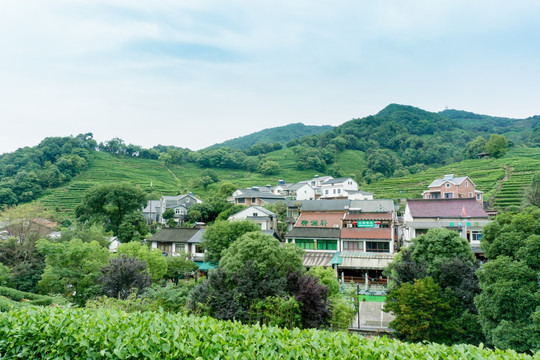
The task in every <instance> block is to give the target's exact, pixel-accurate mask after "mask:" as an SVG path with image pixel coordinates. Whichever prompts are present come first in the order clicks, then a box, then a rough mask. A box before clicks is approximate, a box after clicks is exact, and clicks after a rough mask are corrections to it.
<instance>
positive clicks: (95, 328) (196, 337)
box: [0, 308, 533, 360]
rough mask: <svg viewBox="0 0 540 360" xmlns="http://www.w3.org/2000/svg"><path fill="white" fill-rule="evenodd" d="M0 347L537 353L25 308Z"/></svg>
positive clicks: (148, 354) (465, 356)
mask: <svg viewBox="0 0 540 360" xmlns="http://www.w3.org/2000/svg"><path fill="white" fill-rule="evenodd" d="M111 339H114V340H113V341H111ZM141 339H144V341H141ZM0 353H1V354H3V355H4V357H5V358H7V359H10V358H15V357H23V358H37V357H40V356H43V354H47V356H48V357H50V358H60V357H63V358H71V359H75V358H91V359H97V358H100V359H109V358H111V359H113V358H114V359H118V358H146V359H158V358H162V359H181V358H200V359H216V358H227V357H230V358H235V359H252V358H261V359H275V358H283V357H294V358H298V359H331V358H339V359H391V358H395V359H398V358H404V359H413V358H433V359H438V358H445V359H461V360H476V359H493V360H496V359H497V360H498V359H505V360H509V359H532V358H533V357H532V356H531V355H526V354H517V353H516V352H514V351H502V350H498V349H496V350H489V349H486V348H484V347H475V346H470V345H456V346H452V347H448V346H444V345H439V344H434V343H430V344H404V343H402V342H400V341H398V340H391V339H388V338H386V337H383V338H375V339H368V338H364V337H360V336H356V335H349V334H347V333H345V332H327V331H318V330H299V329H291V330H289V329H278V328H275V327H266V326H249V325H242V324H240V323H238V322H229V321H217V320H214V319H211V318H199V317H193V316H190V317H187V316H183V315H176V314H167V313H157V314H156V313H151V312H143V313H140V312H134V313H130V314H127V313H124V312H119V311H114V310H113V311H111V310H94V309H59V308H40V309H24V308H21V309H17V310H15V311H12V312H9V313H2V314H0Z"/></svg>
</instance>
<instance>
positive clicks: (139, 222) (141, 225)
mask: <svg viewBox="0 0 540 360" xmlns="http://www.w3.org/2000/svg"><path fill="white" fill-rule="evenodd" d="M148 232H149V228H148V225H147V224H146V220H145V218H144V217H143V215H142V213H140V212H132V213H129V214H126V215H125V216H124V217H123V219H122V223H121V224H120V226H119V227H118V233H117V235H118V240H120V241H121V242H124V243H125V242H129V241H142V240H143V238H144V236H145V235H147V234H148Z"/></svg>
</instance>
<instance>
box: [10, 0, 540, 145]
mask: <svg viewBox="0 0 540 360" xmlns="http://www.w3.org/2000/svg"><path fill="white" fill-rule="evenodd" d="M0 49H1V50H0V51H1V52H0V119H1V129H2V131H1V134H2V136H1V139H0V153H4V152H11V151H14V150H16V149H17V148H19V147H24V146H34V145H36V144H38V143H39V142H40V141H41V140H42V139H43V138H45V137H48V136H66V135H77V134H79V133H86V132H92V133H93V134H94V138H95V139H96V140H97V141H105V140H108V139H111V138H113V137H120V138H122V139H124V141H125V142H126V143H133V144H137V145H142V146H144V147H152V146H154V145H157V144H164V145H175V146H180V147H188V148H190V149H193V150H197V149H200V148H203V147H206V146H209V145H211V144H214V143H217V142H222V141H224V140H228V139H231V138H235V137H238V136H242V135H246V134H249V133H252V132H255V131H258V130H262V129H264V128H269V127H275V126H281V125H286V124H290V123H293V122H303V123H305V124H314V125H323V124H328V125H339V124H341V123H343V122H345V121H347V120H350V119H352V118H356V117H364V116H367V115H370V114H375V113H377V112H378V111H380V110H381V109H382V108H384V107H385V106H386V105H388V104H390V103H399V104H407V105H413V106H417V107H420V108H423V109H426V110H429V111H441V110H444V109H445V107H448V108H454V109H461V110H468V111H473V112H476V113H483V114H489V115H495V116H508V117H515V118H523V117H528V116H531V115H535V114H540V85H539V84H540V1H538V0H537V1H526V0H524V1H498V0H489V1H488V0H486V1H470V0H467V1H465V0H452V1H450V0H449V1H434V0H425V1H420V0H417V1H414V0H411V1H403V0H395V1H393V0H385V1H373V0H370V1H363V0H354V1H352V0H351V1H339V0H337V1H316V0H310V1H304V0H295V1H290V0H284V1H281V0H273V1H262V2H261V1H247V0H237V1H234V0H233V1H201V0H195V1H186V0H181V1H180V0H160V1H148V0H145V1H138V0H107V1H102V0H63V1H62V0H47V1H43V0H16V1H13V0H0Z"/></svg>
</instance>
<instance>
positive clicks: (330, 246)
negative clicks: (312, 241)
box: [317, 240, 337, 250]
mask: <svg viewBox="0 0 540 360" xmlns="http://www.w3.org/2000/svg"><path fill="white" fill-rule="evenodd" d="M317 250H337V240H317Z"/></svg>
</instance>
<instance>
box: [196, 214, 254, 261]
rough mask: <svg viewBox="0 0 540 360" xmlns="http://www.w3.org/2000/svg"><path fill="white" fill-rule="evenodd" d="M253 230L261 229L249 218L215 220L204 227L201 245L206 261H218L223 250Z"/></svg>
mask: <svg viewBox="0 0 540 360" xmlns="http://www.w3.org/2000/svg"><path fill="white" fill-rule="evenodd" d="M253 231H261V229H260V227H259V226H258V225H257V224H255V223H254V222H253V221H250V220H237V221H231V222H229V221H216V222H215V223H214V224H213V225H212V226H209V227H208V228H207V229H206V231H205V233H204V235H203V237H204V240H203V242H202V244H201V245H202V246H203V248H204V249H205V250H206V253H205V259H206V261H210V262H212V263H214V264H217V263H219V261H220V259H221V256H222V251H223V250H225V249H227V248H228V247H229V246H230V245H231V244H232V243H233V242H234V241H236V240H237V239H238V238H240V237H241V236H242V235H244V234H246V233H248V232H253Z"/></svg>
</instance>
